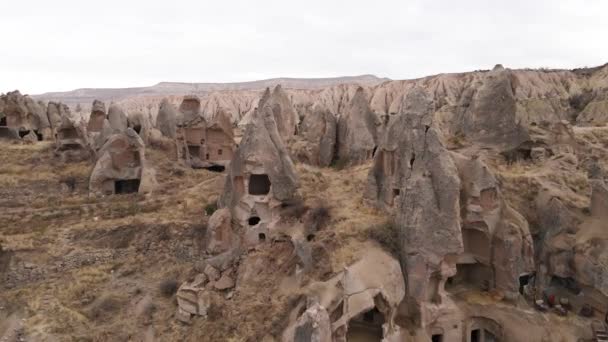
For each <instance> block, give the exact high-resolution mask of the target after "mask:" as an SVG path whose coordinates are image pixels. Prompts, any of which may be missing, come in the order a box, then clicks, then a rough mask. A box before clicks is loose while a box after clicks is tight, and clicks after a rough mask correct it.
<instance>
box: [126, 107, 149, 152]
mask: <svg viewBox="0 0 608 342" xmlns="http://www.w3.org/2000/svg"><path fill="white" fill-rule="evenodd" d="M127 122H128V127H129V128H131V129H133V130H134V131H135V132H136V133H137V134H139V136H140V137H141V139H142V140H143V141H144V144H146V145H147V144H148V139H149V138H150V130H151V129H152V125H151V124H150V120H149V119H148V117H147V116H146V115H145V114H144V113H142V112H133V113H129V115H128V117H127Z"/></svg>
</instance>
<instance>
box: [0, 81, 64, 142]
mask: <svg viewBox="0 0 608 342" xmlns="http://www.w3.org/2000/svg"><path fill="white" fill-rule="evenodd" d="M0 98H2V101H0V102H1V103H2V108H1V111H0V119H2V120H3V121H4V122H5V124H3V125H2V126H5V127H6V128H2V129H3V130H5V131H12V132H13V134H10V133H8V132H6V133H7V134H3V135H5V136H9V135H11V136H14V137H17V133H18V132H23V134H28V133H30V134H31V135H33V140H34V141H35V140H43V139H45V140H50V139H52V134H51V125H50V123H49V119H48V117H47V115H46V109H45V108H44V107H43V106H42V105H41V104H40V103H38V102H36V101H35V100H34V99H32V98H31V97H30V96H28V95H21V93H20V92H19V91H17V90H16V91H13V92H9V93H7V94H5V95H2V96H0Z"/></svg>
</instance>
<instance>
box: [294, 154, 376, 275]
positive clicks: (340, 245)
mask: <svg viewBox="0 0 608 342" xmlns="http://www.w3.org/2000/svg"><path fill="white" fill-rule="evenodd" d="M370 167H371V164H370V163H367V164H365V165H361V166H355V167H351V168H348V169H343V170H335V169H333V168H324V169H317V168H314V167H310V166H306V165H302V164H300V165H297V170H298V175H299V176H300V182H301V186H302V187H301V192H302V195H303V197H304V198H305V199H306V203H307V205H309V206H311V207H313V206H314V205H316V204H318V203H327V205H328V207H329V210H331V219H330V222H328V224H327V228H326V229H324V230H323V231H322V232H320V233H319V234H317V237H316V239H319V240H326V241H327V240H333V241H334V242H333V243H334V244H337V246H335V249H334V250H333V252H332V255H331V263H332V268H333V269H334V270H340V269H342V268H343V267H344V266H345V265H349V264H351V263H353V262H354V261H355V260H356V259H357V257H358V255H359V252H360V251H361V250H362V247H363V244H364V242H365V240H367V237H368V229H369V227H374V226H379V225H381V224H382V223H384V222H385V220H386V215H385V214H384V213H382V212H380V211H379V210H377V209H375V208H372V207H371V206H369V205H367V203H365V201H364V200H363V198H362V194H363V192H364V191H365V186H366V183H367V175H368V173H369V169H370Z"/></svg>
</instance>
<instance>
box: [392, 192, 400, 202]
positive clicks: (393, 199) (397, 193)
mask: <svg viewBox="0 0 608 342" xmlns="http://www.w3.org/2000/svg"><path fill="white" fill-rule="evenodd" d="M400 193H401V190H399V189H393V197H392V198H391V205H395V198H397V196H399V194H400Z"/></svg>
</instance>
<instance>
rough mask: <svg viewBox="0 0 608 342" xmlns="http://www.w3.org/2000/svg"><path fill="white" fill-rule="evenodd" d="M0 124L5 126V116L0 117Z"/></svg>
mask: <svg viewBox="0 0 608 342" xmlns="http://www.w3.org/2000/svg"><path fill="white" fill-rule="evenodd" d="M0 126H7V124H6V116H3V117H1V118H0Z"/></svg>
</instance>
